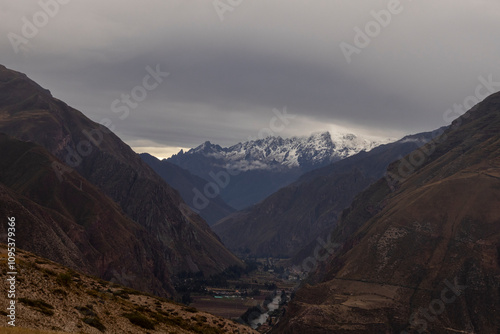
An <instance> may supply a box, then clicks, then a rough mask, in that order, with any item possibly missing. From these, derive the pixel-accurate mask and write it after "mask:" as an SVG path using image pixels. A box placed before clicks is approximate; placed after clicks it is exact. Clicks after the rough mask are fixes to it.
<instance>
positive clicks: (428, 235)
mask: <svg viewBox="0 0 500 334" xmlns="http://www.w3.org/2000/svg"><path fill="white" fill-rule="evenodd" d="M499 134H500V93H496V94H494V95H492V96H490V97H488V98H487V99H485V100H484V101H483V102H482V103H480V104H479V105H477V106H476V107H474V108H473V109H471V110H470V111H469V112H468V113H467V114H465V115H464V116H462V117H461V118H459V119H458V120H456V121H455V122H454V124H453V125H452V126H451V127H450V129H449V130H447V131H446V132H445V134H444V135H443V136H441V137H440V138H439V140H438V141H437V142H438V144H437V145H434V144H432V145H431V144H428V145H426V146H425V147H423V148H422V149H420V150H417V151H415V152H413V153H412V154H410V155H409V156H407V157H406V158H405V159H404V160H401V161H398V162H395V163H393V164H391V166H390V167H389V169H388V176H389V177H388V178H387V179H381V180H379V181H378V182H376V183H375V184H374V185H372V186H371V187H369V188H368V189H367V190H366V191H364V192H363V193H361V194H360V195H359V196H357V198H356V200H355V201H354V202H353V204H352V206H351V208H350V209H349V210H346V211H345V212H344V214H343V217H342V219H341V221H340V222H339V224H338V227H337V229H336V230H335V231H334V233H333V235H332V242H333V243H335V242H339V243H342V244H343V247H341V248H340V249H339V250H337V251H336V253H334V254H333V255H332V256H331V257H330V258H328V259H327V260H326V261H324V262H322V261H318V262H319V266H318V268H317V270H316V271H315V272H314V274H313V275H312V277H311V278H310V281H309V283H310V284H313V285H312V286H311V285H305V286H304V287H303V288H301V289H300V290H299V291H298V293H297V295H296V299H295V300H294V302H293V303H292V304H291V306H290V308H289V312H288V313H287V315H286V317H285V319H283V321H282V322H280V325H279V327H278V328H276V329H275V332H276V333H283V332H286V333H303V332H304V331H305V330H307V331H308V332H309V333H330V332H335V331H338V332H342V333H374V332H378V333H393V332H396V333H400V332H401V333H417V332H419V333H422V332H427V331H428V332H432V333H497V331H498V328H500V322H499V321H500V295H499V291H500V210H499V204H500V135H499ZM412 163H413V166H412V165H411V164H412ZM388 181H389V182H388ZM392 190H394V192H392ZM311 327H312V328H313V330H311Z"/></svg>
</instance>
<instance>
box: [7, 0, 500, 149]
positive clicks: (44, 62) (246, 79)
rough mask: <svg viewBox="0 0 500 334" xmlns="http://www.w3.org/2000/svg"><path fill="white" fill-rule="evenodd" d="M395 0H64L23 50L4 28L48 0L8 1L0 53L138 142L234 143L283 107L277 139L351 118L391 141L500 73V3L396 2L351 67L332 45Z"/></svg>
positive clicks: (429, 124)
mask: <svg viewBox="0 0 500 334" xmlns="http://www.w3.org/2000/svg"><path fill="white" fill-rule="evenodd" d="M56 1H58V0H43V1H42V2H43V3H52V4H54V2H56ZM221 1H222V2H225V3H228V1H224V0H221ZM391 1H395V0H390V1H370V2H366V1H345V0H344V1H340V0H334V1H326V0H323V1H317V2H314V3H313V2H308V3H305V2H304V1H298V0H288V1H275V2H272V3H269V2H267V1H259V0H256V1H254V0H252V1H250V0H242V1H241V4H240V5H238V6H236V7H234V8H233V10H232V11H227V12H225V13H224V14H223V18H224V20H223V21H221V20H220V19H219V15H218V13H217V11H216V10H215V9H214V6H213V2H212V1H203V2H201V1H200V2H195V1H181V0H175V1H174V0H171V1H160V0H147V1H144V2H141V3H140V4H137V3H135V2H128V1H115V0H113V1H107V2H106V3H102V2H100V1H95V0H92V1H85V2H81V1H76V0H73V1H69V2H68V3H67V4H62V3H63V2H64V3H65V2H66V1H61V2H60V3H59V2H57V3H59V5H58V6H59V8H58V9H57V10H56V11H55V13H53V14H54V15H53V17H50V18H49V20H48V22H47V23H46V24H45V25H43V26H41V27H40V28H39V29H38V30H39V31H38V33H37V34H36V35H35V36H34V37H32V38H29V39H28V40H29V44H28V46H29V50H28V51H26V52H19V53H15V52H14V49H13V48H12V45H11V42H10V41H9V33H15V34H17V35H18V36H22V28H23V25H24V24H25V23H23V22H25V21H23V17H26V18H27V19H28V20H29V21H32V20H33V15H35V14H36V13H38V12H40V11H42V10H43V9H42V7H41V6H40V4H39V3H35V2H30V1H17V2H9V3H2V4H0V13H1V14H0V27H1V29H2V32H4V33H3V34H2V38H1V40H0V50H1V51H0V52H1V56H2V58H1V59H2V63H3V64H4V65H6V66H8V67H10V68H13V69H16V70H19V71H22V72H25V73H27V74H28V75H29V76H30V77H32V78H33V79H34V80H36V81H38V82H39V83H40V84H41V85H43V86H44V87H47V88H49V89H50V90H51V91H52V92H53V94H54V95H55V96H56V97H58V98H60V99H62V100H65V101H67V102H68V103H70V104H71V105H73V106H75V107H76V108H78V109H80V110H82V111H83V112H84V113H85V114H86V115H88V116H89V117H91V118H92V119H94V120H96V121H100V120H102V119H104V118H109V119H111V120H112V121H113V124H114V125H115V131H116V132H117V133H118V134H119V135H120V136H121V137H122V138H123V139H125V141H127V142H128V143H129V144H130V145H131V146H133V147H151V146H159V147H170V151H172V150H174V151H175V150H177V149H178V148H180V147H192V146H195V145H198V144H199V143H201V142H203V141H205V140H211V141H213V142H217V143H220V144H222V145H230V144H234V143H236V142H238V141H241V140H246V139H247V138H248V137H249V136H255V135H256V134H257V133H258V132H259V130H260V129H262V128H263V127H267V126H268V125H269V121H270V119H271V118H272V117H273V113H272V109H273V108H278V109H280V110H281V109H283V108H284V107H286V108H287V110H288V111H289V113H292V114H294V115H297V117H296V118H295V119H294V120H293V122H291V123H290V124H289V125H288V126H287V128H286V129H284V130H283V131H282V132H280V133H279V134H280V135H283V136H292V135H303V134H307V133H310V132H313V131H321V130H333V129H338V128H346V129H348V130H352V131H356V132H359V133H362V134H366V135H374V136H382V137H397V136H401V135H404V134H406V133H410V132H416V131H423V130H430V129H434V128H437V127H439V126H441V125H444V124H445V123H446V122H445V121H444V119H443V114H444V112H445V111H446V110H447V109H448V108H450V107H452V106H453V104H454V103H462V102H463V100H464V99H465V98H466V97H467V96H469V95H471V94H474V90H475V88H476V86H477V85H478V84H479V79H478V78H479V77H480V76H483V77H487V76H488V75H493V78H494V79H495V80H496V81H500V70H499V66H498V55H499V54H500V44H498V42H497V40H496V39H497V34H496V32H497V31H498V30H499V29H498V28H500V23H499V22H500V3H498V1H494V0H491V1H488V0H477V1H465V0H458V1H451V0H443V1H439V2H431V1H408V0H401V2H400V3H401V4H400V8H401V10H400V13H399V14H393V15H392V16H391V18H390V23H389V24H388V25H387V26H386V27H382V28H381V31H380V33H379V34H377V35H375V36H373V37H372V38H371V41H370V44H369V45H368V46H366V47H363V48H358V49H359V53H356V54H352V61H351V62H350V63H349V62H348V61H347V60H346V58H345V57H344V54H343V53H342V50H341V48H340V44H341V43H342V42H345V43H349V44H350V45H353V46H356V44H355V41H354V39H355V34H356V32H355V30H354V29H355V28H356V27H359V28H360V29H362V30H364V28H365V25H366V24H367V23H369V22H372V21H374V20H375V19H374V16H373V14H372V13H371V12H372V11H376V12H379V13H380V11H384V13H387V12H386V11H385V10H387V8H388V4H389V3H391ZM233 3H236V2H233ZM52 8H53V9H54V8H56V7H52ZM10 36H12V34H11V35H10ZM157 64H159V65H160V67H161V69H162V70H163V71H167V72H169V73H170V75H169V76H168V77H167V78H166V79H165V81H164V82H162V83H161V85H159V87H158V88H157V89H154V90H151V91H148V92H147V93H148V95H147V97H146V98H145V99H144V101H141V102H140V103H138V106H137V108H135V109H133V110H132V109H131V113H130V116H128V117H127V118H125V119H123V120H122V119H119V118H118V116H119V115H118V114H116V113H114V112H113V111H112V107H111V105H112V103H113V101H114V100H116V99H120V97H121V95H122V94H130V92H131V90H132V89H133V88H134V87H136V86H138V85H142V82H143V78H144V76H145V75H147V74H148V72H147V70H146V67H147V66H149V67H151V68H155V67H156V65H157ZM497 90H498V88H497ZM160 151H161V149H160ZM158 154H160V153H158Z"/></svg>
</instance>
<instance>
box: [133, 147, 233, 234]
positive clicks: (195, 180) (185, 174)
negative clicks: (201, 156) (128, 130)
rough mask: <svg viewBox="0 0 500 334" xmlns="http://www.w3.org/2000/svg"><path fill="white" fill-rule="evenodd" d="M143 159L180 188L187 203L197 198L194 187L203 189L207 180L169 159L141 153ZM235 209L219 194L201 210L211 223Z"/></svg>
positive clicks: (170, 183)
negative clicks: (160, 158)
mask: <svg viewBox="0 0 500 334" xmlns="http://www.w3.org/2000/svg"><path fill="white" fill-rule="evenodd" d="M139 155H140V156H141V159H142V160H143V161H144V162H145V163H147V164H148V165H149V166H150V167H151V168H152V169H153V170H154V171H155V172H156V173H157V174H158V175H160V176H161V177H162V178H163V179H164V180H165V181H166V182H167V183H168V184H169V185H171V186H172V187H173V188H174V189H176V190H178V191H179V193H180V195H181V196H182V198H183V199H184V201H185V202H186V203H190V202H192V201H193V198H195V196H196V193H195V192H194V191H193V189H203V187H204V186H205V184H206V183H207V180H205V179H202V178H201V177H199V176H197V175H194V174H192V173H190V172H189V171H188V170H185V169H183V168H181V167H179V166H177V165H174V164H173V163H170V162H168V161H167V160H165V159H163V160H161V161H160V160H159V159H157V158H156V157H154V156H152V155H151V154H148V153H142V154H139ZM234 211H235V210H234V209H233V208H232V207H230V206H229V205H227V203H226V202H224V201H223V200H222V198H220V196H217V197H216V198H213V199H211V200H210V201H209V202H208V204H207V207H206V208H204V209H203V210H200V215H201V216H202V217H203V218H204V219H205V220H206V221H207V223H208V224H209V225H212V224H214V223H216V222H217V221H218V220H220V219H222V218H224V217H226V216H227V215H229V214H231V213H233V212H234Z"/></svg>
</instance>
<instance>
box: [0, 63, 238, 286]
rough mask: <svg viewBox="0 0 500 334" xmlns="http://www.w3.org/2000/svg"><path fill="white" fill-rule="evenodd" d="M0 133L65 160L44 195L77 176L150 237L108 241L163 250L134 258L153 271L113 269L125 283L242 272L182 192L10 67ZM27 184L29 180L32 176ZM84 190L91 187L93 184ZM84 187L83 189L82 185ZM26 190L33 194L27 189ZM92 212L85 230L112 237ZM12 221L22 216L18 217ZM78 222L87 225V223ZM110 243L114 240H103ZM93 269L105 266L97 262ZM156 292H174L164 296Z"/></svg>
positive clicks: (5, 73) (84, 239)
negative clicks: (143, 260)
mask: <svg viewBox="0 0 500 334" xmlns="http://www.w3.org/2000/svg"><path fill="white" fill-rule="evenodd" d="M0 132H3V133H6V134H8V135H9V136H12V137H14V138H16V139H18V140H21V141H30V142H33V143H36V144H38V145H40V146H42V147H44V148H45V149H46V150H47V151H48V152H49V153H50V154H52V155H53V156H55V157H56V158H57V159H59V160H58V161H59V162H60V164H57V165H53V164H51V168H52V170H53V174H54V176H55V177H52V179H44V180H42V179H41V180H40V181H43V182H46V183H45V184H43V185H41V186H42V187H41V188H40V189H39V190H38V191H39V192H41V189H44V187H45V188H50V187H56V188H58V187H62V188H63V189H64V188H65V187H66V188H67V185H61V184H64V183H66V182H68V180H69V182H72V179H73V175H74V174H73V173H77V174H79V175H81V176H83V178H85V179H86V180H87V181H88V182H89V183H91V184H93V185H95V186H96V187H97V189H99V191H101V192H102V193H103V194H105V195H106V196H108V197H109V198H111V199H112V200H113V201H114V202H116V203H117V204H118V206H119V208H120V209H121V211H122V212H123V213H124V214H125V215H126V216H127V217H128V218H129V219H131V220H133V221H134V222H135V223H137V224H139V225H140V226H141V227H142V228H143V230H145V232H146V233H147V236H140V233H139V234H136V231H135V230H134V229H130V228H128V227H124V231H122V232H120V233H118V234H108V238H118V239H123V240H125V239H126V236H127V235H133V236H136V235H137V236H140V237H141V238H142V239H143V240H146V239H149V240H150V241H151V245H154V244H157V245H158V248H156V250H157V252H156V251H155V252H152V251H150V250H148V249H145V248H144V247H143V246H144V245H145V244H144V243H142V244H141V246H137V247H135V248H134V256H139V254H140V256H146V263H145V266H148V267H150V268H151V271H145V272H144V273H142V274H140V273H138V274H137V275H136V274H134V275H129V273H127V272H122V269H121V266H122V264H121V263H119V262H113V263H112V266H111V267H110V268H109V271H110V272H114V273H116V275H117V276H122V277H128V278H127V279H128V280H130V281H136V282H140V281H141V280H143V279H144V277H147V276H148V275H149V274H150V273H151V272H152V273H153V276H154V277H155V278H156V279H158V280H159V281H164V282H166V281H168V280H169V279H168V278H167V277H168V276H169V275H170V274H171V273H172V274H174V275H175V274H176V273H178V272H182V271H191V272H198V271H203V272H204V273H205V274H211V273H217V272H220V271H222V270H224V269H225V268H227V267H229V266H231V265H242V263H241V262H240V261H239V260H238V259H237V258H236V257H235V256H234V255H233V254H231V253H230V252H229V251H228V250H227V249H226V248H225V247H224V246H223V245H222V243H221V242H220V240H219V239H218V237H217V236H216V235H215V234H214V233H213V232H212V231H211V230H210V227H209V226H208V225H207V224H206V222H205V221H204V220H203V219H202V218H201V217H200V216H198V215H197V214H195V213H194V212H192V211H191V210H190V209H189V207H188V206H187V205H185V204H184V202H183V201H182V199H181V197H180V196H179V194H178V192H177V191H175V190H174V189H172V188H171V187H170V186H169V185H168V184H166V183H165V181H163V180H162V179H161V177H159V176H158V175H157V174H156V173H155V172H154V171H153V170H152V169H151V168H150V167H149V166H147V164H145V163H144V162H143V161H142V160H141V159H140V157H139V156H138V155H137V154H136V153H134V152H133V151H132V150H131V149H130V147H129V146H128V145H126V144H125V143H123V142H122V141H121V140H120V139H119V138H118V137H117V136H116V135H114V134H113V133H112V132H111V131H109V130H108V129H107V128H106V127H104V126H102V125H99V124H97V123H95V122H93V121H91V120H89V119H88V118H87V117H85V116H84V115H83V114H82V113H81V112H79V111H77V110H75V109H73V108H71V107H69V106H68V105H66V104H65V103H64V102H62V101H60V100H57V99H55V98H54V97H52V95H51V94H50V92H49V91H47V90H45V89H43V88H41V87H40V86H39V85H37V84H36V83H35V82H33V81H32V80H30V79H28V77H27V76H26V75H24V74H21V73H18V72H15V71H12V70H8V69H6V68H5V67H3V66H0ZM15 162H16V161H15V160H12V161H5V163H6V164H7V165H9V164H14V163H15ZM32 167H33V168H32V169H30V172H31V173H33V174H32V175H31V178H32V179H35V178H36V177H37V176H38V174H37V173H39V172H38V171H37V170H36V166H32ZM70 167H71V168H70ZM45 168H46V166H45ZM40 172H41V171H40ZM22 177H23V176H22ZM26 177H27V178H29V177H30V175H27V176H26ZM46 180H50V182H51V183H47V181H46ZM55 180H57V181H55ZM83 186H84V187H85V184H83ZM76 187H77V188H79V186H78V184H77V185H76ZM19 189H20V190H25V189H24V188H23V185H22V184H21V185H20V186H19ZM34 189H35V188H34ZM59 191H62V190H61V189H56V190H55V191H54V194H53V195H54V198H52V199H53V200H54V201H56V202H57V201H60V200H61V197H59V196H70V198H71V194H67V193H64V192H62V193H61V192H59ZM75 191H78V190H75ZM20 193H21V194H22V192H20ZM37 195H38V194H37V193H29V194H26V197H27V198H28V199H29V200H32V201H34V202H35V203H37V201H38V200H39V199H40V200H44V198H43V196H40V197H39V198H37V197H36V196H37ZM95 198H98V197H95ZM88 202H90V204H89V203H88ZM88 202H83V203H87V204H86V205H83V206H82V203H79V202H78V201H74V202H73V203H72V204H70V205H72V206H73V208H69V209H68V211H69V212H71V210H73V211H74V209H76V208H80V209H81V210H86V209H87V207H89V206H90V207H92V206H93V205H95V203H93V202H92V199H89V201H88ZM56 204H61V203H55V204H54V203H50V205H51V206H52V207H57V205H56ZM68 204H69V203H68ZM63 212H64V208H63ZM90 213H92V212H91V211H90V212H89V215H87V216H85V218H86V220H85V223H86V224H88V226H90V227H88V228H90V229H97V230H99V231H100V232H99V233H104V232H102V230H100V229H101V227H100V224H101V221H100V220H101V218H102V217H101V216H98V215H92V214H90ZM8 214H9V215H13V216H15V215H16V212H9V213H8ZM51 219H52V218H50V219H47V221H48V222H49V221H50V220H51ZM77 223H80V224H83V222H79V221H77ZM122 226H128V225H125V224H124V225H122ZM114 231H116V230H114ZM68 236H69V238H70V239H71V240H72V242H75V241H78V243H77V244H78V246H79V247H80V251H82V252H83V253H84V254H92V253H93V252H94V251H95V250H94V249H93V248H92V247H87V246H86V245H89V246H90V245H91V244H92V242H94V241H93V240H90V239H88V238H89V235H88V234H78V233H74V234H72V233H68ZM103 242H104V243H106V242H108V241H107V240H103ZM56 245H61V244H60V243H55V244H52V243H49V244H48V245H47V247H46V248H44V249H43V250H44V253H43V255H44V256H46V257H47V258H50V259H54V260H57V259H58V258H56V255H55V254H56V252H59V251H60V250H56V249H55V247H56ZM19 246H21V247H24V248H26V249H28V250H32V251H37V250H36V249H34V247H35V245H34V243H31V242H29V241H28V240H26V243H25V244H23V245H19ZM151 247H154V246H151ZM114 251H115V252H117V253H119V252H123V253H124V254H127V249H120V248H117V249H115V250H114ZM68 252H70V249H68ZM97 260H98V259H97V258H95V259H94V261H97ZM63 263H64V264H67V265H71V263H67V262H63ZM93 264H94V265H95V266H96V267H99V266H98V265H97V263H93ZM124 279H125V278H124ZM155 292H156V293H162V294H165V293H167V291H161V290H158V291H157V290H155Z"/></svg>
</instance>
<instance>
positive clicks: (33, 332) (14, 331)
mask: <svg viewBox="0 0 500 334" xmlns="http://www.w3.org/2000/svg"><path fill="white" fill-rule="evenodd" d="M0 328H1V329H0V332H2V334H64V333H66V332H54V331H42V330H38V329H31V328H23V327H0Z"/></svg>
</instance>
